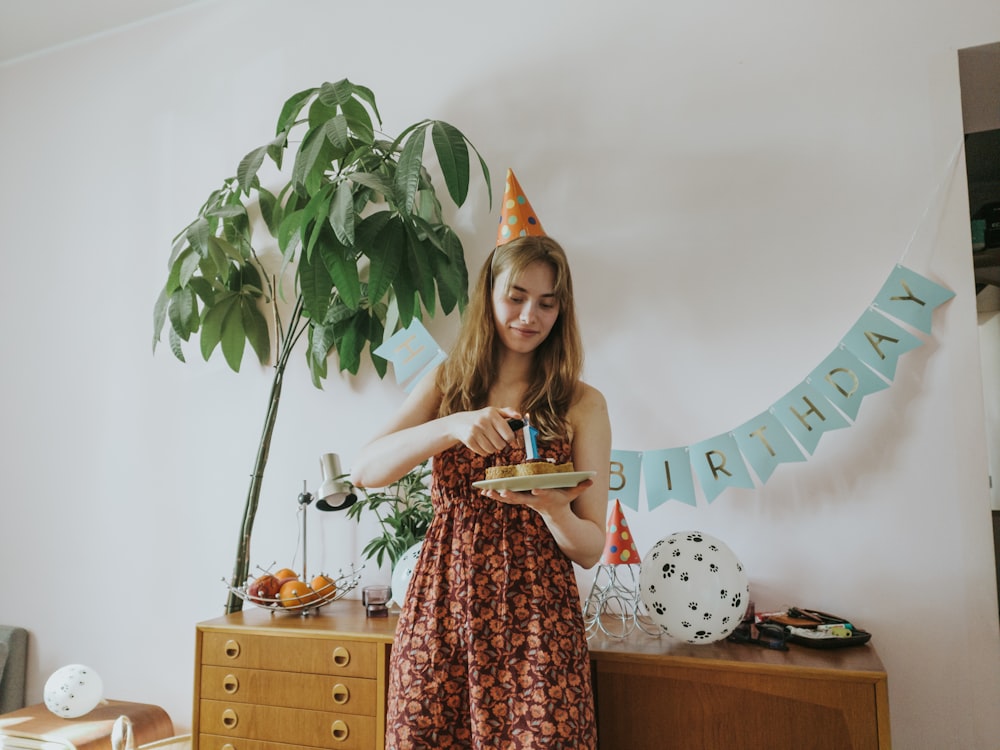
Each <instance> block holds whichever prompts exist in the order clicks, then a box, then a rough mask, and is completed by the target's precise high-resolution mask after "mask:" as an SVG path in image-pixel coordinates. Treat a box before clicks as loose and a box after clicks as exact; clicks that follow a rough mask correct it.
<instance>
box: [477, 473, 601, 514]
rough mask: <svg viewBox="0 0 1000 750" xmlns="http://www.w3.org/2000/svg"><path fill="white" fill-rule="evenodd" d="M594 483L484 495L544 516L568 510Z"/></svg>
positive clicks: (494, 492)
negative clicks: (522, 506)
mask: <svg viewBox="0 0 1000 750" xmlns="http://www.w3.org/2000/svg"><path fill="white" fill-rule="evenodd" d="M593 483H594V480H593V479H584V480H583V481H582V482H580V483H579V484H578V485H575V486H574V487H560V488H559V489H548V490H542V489H537V490H530V491H526V492H514V491H513V490H486V491H484V492H483V494H484V495H486V497H489V498H492V499H494V500H496V501H498V502H501V503H506V504H507V505H524V506H527V507H529V508H532V509H534V510H536V511H538V512H539V513H541V514H542V515H549V514H552V513H558V512H559V511H560V510H563V509H565V508H567V507H568V506H569V505H570V504H572V502H573V501H574V500H576V499H577V498H578V497H579V496H580V495H582V494H583V491H584V490H586V489H587V488H588V487H590V486H591V485H592V484H593Z"/></svg>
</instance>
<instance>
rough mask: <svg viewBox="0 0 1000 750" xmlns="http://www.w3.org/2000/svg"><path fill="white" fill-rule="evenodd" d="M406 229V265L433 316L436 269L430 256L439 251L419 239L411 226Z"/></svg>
mask: <svg viewBox="0 0 1000 750" xmlns="http://www.w3.org/2000/svg"><path fill="white" fill-rule="evenodd" d="M406 228H407V232H406V248H407V253H406V264H407V267H408V268H409V269H410V276H411V278H412V279H413V280H414V283H415V284H416V287H417V291H418V292H419V293H420V297H421V299H422V300H423V303H424V307H425V308H426V309H427V310H428V311H429V312H431V313H432V314H433V312H434V309H435V308H436V307H437V303H436V301H435V300H436V298H435V293H434V267H433V265H432V262H431V259H430V257H429V256H430V255H431V254H432V253H436V252H437V250H436V249H435V248H434V246H433V245H432V244H431V243H430V242H423V241H421V240H420V239H418V238H417V235H416V232H414V231H413V230H412V229H411V228H410V226H409V225H407V227H406Z"/></svg>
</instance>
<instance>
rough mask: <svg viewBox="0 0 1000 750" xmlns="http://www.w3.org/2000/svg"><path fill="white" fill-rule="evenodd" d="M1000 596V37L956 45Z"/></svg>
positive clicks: (995, 555)
mask: <svg viewBox="0 0 1000 750" xmlns="http://www.w3.org/2000/svg"><path fill="white" fill-rule="evenodd" d="M958 71H959V85H960V86H961V89H962V123H963V130H964V132H965V168H966V174H967V176H968V188H969V214H970V215H969V225H970V235H971V238H972V247H971V248H970V249H971V252H972V258H973V268H974V270H975V278H976V309H977V311H978V318H979V349H980V361H981V362H982V369H983V403H984V408H985V412H986V413H985V418H986V448H987V452H988V454H989V462H990V503H991V506H992V514H993V543H994V557H995V564H996V575H997V598H998V601H1000V42H995V43H993V44H985V45H980V46H978V47H969V48H968V49H963V50H959V51H958Z"/></svg>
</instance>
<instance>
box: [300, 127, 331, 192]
mask: <svg viewBox="0 0 1000 750" xmlns="http://www.w3.org/2000/svg"><path fill="white" fill-rule="evenodd" d="M327 143H329V141H328V140H327V139H326V136H325V134H324V133H323V130H322V129H321V128H313V129H312V130H310V131H309V132H307V133H306V134H305V137H304V138H303V139H302V145H301V146H300V147H299V152H298V154H296V156H295V166H294V167H293V168H292V183H293V184H294V185H295V190H296V192H298V193H301V194H308V193H312V192H313V191H312V190H310V189H308V187H307V186H308V185H312V184H313V183H314V181H315V173H316V169H317V164H319V165H321V166H320V167H319V169H320V173H321V174H322V171H323V169H324V168H325V165H324V164H323V162H322V159H321V156H322V154H323V149H324V148H325V147H326V144H327Z"/></svg>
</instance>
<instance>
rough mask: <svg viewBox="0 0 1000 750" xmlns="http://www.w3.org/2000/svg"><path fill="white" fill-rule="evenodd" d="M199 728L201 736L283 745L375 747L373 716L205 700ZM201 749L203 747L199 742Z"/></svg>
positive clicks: (359, 749) (345, 749)
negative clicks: (253, 740)
mask: <svg viewBox="0 0 1000 750" xmlns="http://www.w3.org/2000/svg"><path fill="white" fill-rule="evenodd" d="M199 731H200V734H202V735H216V736H217V737H227V738H244V739H246V738H253V739H255V740H260V741H262V742H275V743H279V744H280V745H281V746H284V747H288V746H289V745H308V746H312V747H324V748H343V750H362V749H363V750H370V749H371V748H372V747H375V744H374V743H375V717H373V716H356V715H352V714H348V713H337V712H333V711H308V710H305V709H301V708H282V707H276V706H256V705H252V704H249V703H235V702H225V701H212V700H202V701H201V715H200V717H199ZM234 747H235V745H234ZM199 750H204V747H203V746H201V745H200V743H199ZM237 750H238V748H237Z"/></svg>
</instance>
